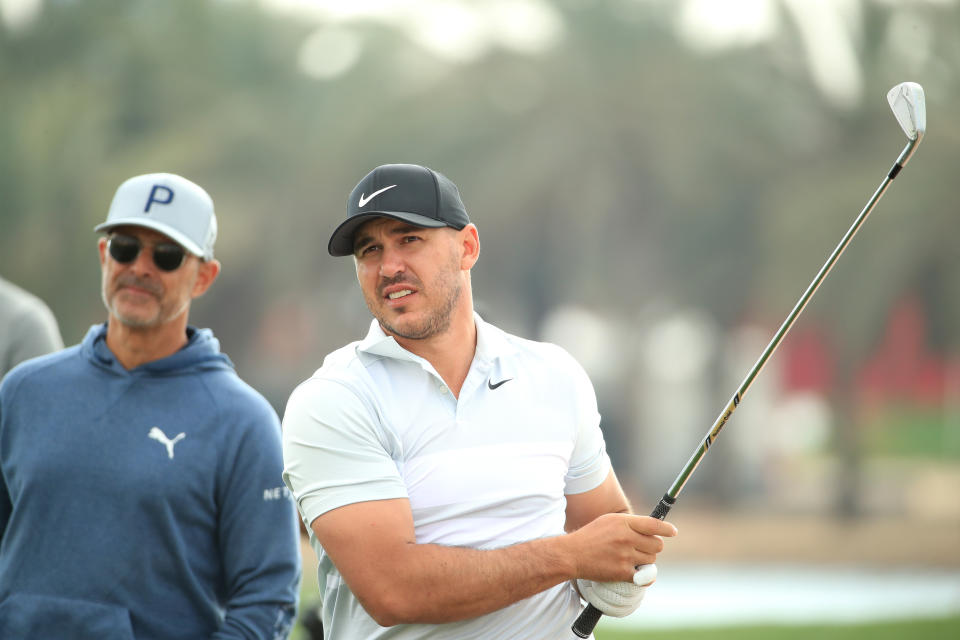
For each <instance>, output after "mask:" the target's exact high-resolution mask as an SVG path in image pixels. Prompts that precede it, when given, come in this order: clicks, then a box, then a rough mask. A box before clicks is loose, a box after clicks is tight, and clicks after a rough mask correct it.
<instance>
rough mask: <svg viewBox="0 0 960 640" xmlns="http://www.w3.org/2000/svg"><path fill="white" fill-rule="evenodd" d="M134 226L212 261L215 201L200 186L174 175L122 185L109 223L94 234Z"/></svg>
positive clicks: (149, 176) (153, 176)
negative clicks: (150, 231)
mask: <svg viewBox="0 0 960 640" xmlns="http://www.w3.org/2000/svg"><path fill="white" fill-rule="evenodd" d="M121 225H132V226H137V227H146V228H148V229H153V230H154V231H159V232H160V233H162V234H164V235H166V236H169V237H170V239H172V240H174V241H175V242H177V243H179V244H180V245H182V246H183V248H184V249H186V250H187V251H189V252H190V253H192V254H194V255H196V256H199V257H201V258H203V259H204V260H210V259H212V258H213V244H214V242H215V241H216V239H217V216H216V214H214V212H213V200H212V199H211V198H210V196H209V195H208V194H207V192H206V191H204V190H203V189H202V188H201V187H200V186H199V185H197V184H194V183H193V182H190V181H189V180H187V179H186V178H183V177H181V176H178V175H175V174H172V173H148V174H146V175H142V176H136V177H133V178H130V179H129V180H127V181H126V182H124V183H123V184H121V185H120V187H119V188H118V189H117V193H116V194H115V195H114V196H113V202H111V203H110V211H109V213H107V220H106V222H104V223H102V224H99V225H97V226H96V227H94V229H93V230H94V231H109V230H110V229H112V228H113V227H119V226H121Z"/></svg>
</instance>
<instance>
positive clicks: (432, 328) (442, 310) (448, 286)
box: [367, 272, 463, 340]
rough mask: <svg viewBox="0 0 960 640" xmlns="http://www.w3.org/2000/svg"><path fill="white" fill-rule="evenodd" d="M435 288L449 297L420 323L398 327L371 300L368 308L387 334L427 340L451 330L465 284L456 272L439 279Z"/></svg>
mask: <svg viewBox="0 0 960 640" xmlns="http://www.w3.org/2000/svg"><path fill="white" fill-rule="evenodd" d="M433 288H434V290H436V291H441V292H442V291H446V292H447V295H446V297H445V299H444V301H443V304H442V305H441V306H440V307H439V308H437V309H433V310H431V311H430V312H428V313H427V316H426V317H425V318H423V319H422V320H420V321H419V322H412V321H411V322H409V323H406V324H404V325H403V326H398V325H396V324H393V323H391V322H390V321H389V320H387V318H386V313H384V312H382V311H380V310H379V308H376V307H374V305H372V304H371V303H370V301H369V300H368V301H367V308H369V309H370V313H372V314H373V317H374V318H376V319H377V322H378V323H380V326H381V327H382V328H383V330H384V331H385V332H386V333H388V334H390V335H393V336H396V337H398V338H404V339H406V340H426V339H428V338H432V337H434V336H437V335H440V334H442V333H444V332H445V331H446V330H447V329H449V328H450V323H451V322H452V321H453V311H454V309H456V307H457V303H458V302H459V301H460V296H461V295H462V293H463V283H462V282H460V280H459V278H457V275H456V272H454V273H453V274H451V273H449V272H448V273H446V274H445V275H444V276H443V277H442V278H438V280H437V281H436V282H435V283H434V287H433ZM403 310H404V309H403V307H400V308H399V309H397V311H399V312H401V313H402V312H403Z"/></svg>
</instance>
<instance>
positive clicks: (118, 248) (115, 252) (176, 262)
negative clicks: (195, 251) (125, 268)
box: [107, 233, 187, 271]
mask: <svg viewBox="0 0 960 640" xmlns="http://www.w3.org/2000/svg"><path fill="white" fill-rule="evenodd" d="M141 249H143V243H142V242H140V239H139V238H135V237H134V236H126V235H123V234H121V233H115V234H113V235H112V236H110V240H109V241H107V250H108V251H109V252H110V257H111V258H113V259H114V260H116V261H117V262H119V263H120V264H130V263H131V262H133V261H134V260H136V259H137V256H139V255H140V250H141ZM186 255H187V251H186V249H184V248H183V247H181V246H180V245H178V244H176V243H174V242H158V243H157V244H155V245H153V264H155V265H157V268H158V269H160V270H161V271H176V270H177V269H179V268H180V265H181V264H183V259H184V258H185V257H186Z"/></svg>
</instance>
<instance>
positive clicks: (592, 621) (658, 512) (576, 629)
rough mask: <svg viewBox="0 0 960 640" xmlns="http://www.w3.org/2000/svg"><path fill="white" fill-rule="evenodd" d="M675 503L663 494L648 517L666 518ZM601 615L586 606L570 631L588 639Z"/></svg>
mask: <svg viewBox="0 0 960 640" xmlns="http://www.w3.org/2000/svg"><path fill="white" fill-rule="evenodd" d="M676 501H677V499H676V498H671V497H670V494H668V493H665V494H663V497H662V498H660V502H658V503H657V506H655V507H654V508H653V511H651V512H650V517H651V518H656V519H657V520H663V519H664V518H666V517H667V514H668V513H670V508H671V507H673V503H675V502H676ZM602 615H603V612H602V611H600V609H597V608H596V607H595V606H593V605H592V604H587V608H586V609H584V610H583V611H581V612H580V615H579V616H577V619H576V620H574V622H573V626H572V627H570V629H571V631H573V633H574V635H576V636H577V637H578V638H588V637H590V634H591V633H593V628H594V627H596V626H597V623H598V622H600V617H601V616H602Z"/></svg>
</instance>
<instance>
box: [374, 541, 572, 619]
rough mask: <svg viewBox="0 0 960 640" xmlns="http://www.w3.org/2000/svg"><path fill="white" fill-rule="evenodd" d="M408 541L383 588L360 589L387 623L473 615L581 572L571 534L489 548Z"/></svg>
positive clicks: (499, 606) (524, 596)
mask: <svg viewBox="0 0 960 640" xmlns="http://www.w3.org/2000/svg"><path fill="white" fill-rule="evenodd" d="M407 546H408V548H407V549H406V550H405V551H404V552H403V554H402V555H404V556H405V557H404V558H402V559H401V558H397V559H396V560H398V562H397V563H396V564H395V565H393V567H392V569H391V574H392V575H389V576H388V575H384V576H383V577H382V580H381V581H380V587H379V588H378V591H379V593H375V594H369V593H368V594H364V595H361V594H359V593H357V594H356V595H357V597H358V598H359V599H360V601H361V604H363V606H364V608H366V609H367V611H368V612H369V613H370V614H371V616H373V618H374V619H375V620H377V622H378V623H379V624H381V625H383V626H391V625H395V624H402V623H403V624H410V623H427V624H437V623H443V622H454V621H457V620H465V619H468V618H474V617H477V616H480V615H483V614H486V613H490V612H493V611H497V610H498V609H502V608H503V607H506V606H508V605H511V604H513V603H514V602H517V601H519V600H523V599H524V598H529V597H530V596H532V595H535V594H537V593H540V592H541V591H544V590H546V589H549V588H550V587H552V586H554V585H557V584H560V583H561V582H564V581H567V580H572V579H573V578H574V577H576V572H577V567H576V563H575V562H574V561H573V556H572V553H571V550H570V548H569V546H570V545H569V544H568V540H567V536H557V537H551V538H542V539H539V540H532V541H529V542H523V543H519V544H516V545H512V546H509V547H502V548H499V549H490V550H479V549H469V548H463V547H445V546H441V545H435V544H409V545H407ZM391 564H393V563H391ZM397 582H400V583H401V584H399V585H398V584H397Z"/></svg>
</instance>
